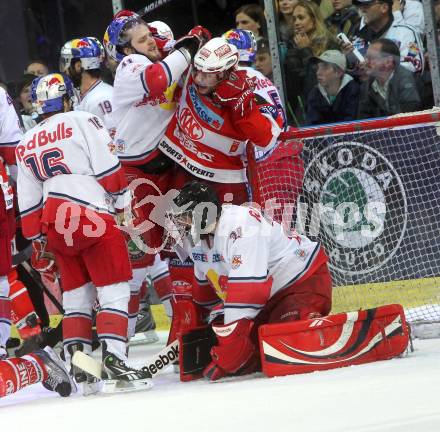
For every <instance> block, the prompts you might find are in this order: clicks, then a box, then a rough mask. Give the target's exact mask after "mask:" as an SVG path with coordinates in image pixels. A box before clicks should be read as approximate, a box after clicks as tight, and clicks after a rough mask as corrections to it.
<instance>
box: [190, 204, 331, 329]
mask: <svg viewBox="0 0 440 432" xmlns="http://www.w3.org/2000/svg"><path fill="white" fill-rule="evenodd" d="M191 253H192V259H193V261H194V269H195V276H196V278H197V280H198V283H199V285H200V286H202V287H203V286H204V285H205V286H206V285H208V284H209V285H211V286H212V287H214V289H215V290H216V292H217V295H218V296H219V297H220V298H221V299H222V300H223V302H224V311H225V321H224V322H225V324H228V323H230V322H232V321H235V320H238V319H241V318H249V319H253V318H255V316H256V315H257V314H258V313H259V312H260V310H261V309H262V308H263V307H264V306H265V305H266V303H267V301H268V300H269V299H270V298H271V297H272V296H274V295H275V293H277V292H278V291H280V290H282V289H284V288H287V287H288V286H290V285H292V284H293V283H296V282H303V281H304V280H306V279H307V278H308V277H309V276H311V275H312V274H313V273H314V272H315V271H316V269H317V268H318V267H320V266H321V265H322V264H323V263H325V262H326V261H327V256H326V255H325V253H324V252H323V249H322V248H321V246H320V244H319V243H316V242H313V241H311V240H309V239H308V238H307V237H305V236H302V235H299V234H296V233H295V234H294V235H292V236H288V235H287V234H286V232H285V231H284V229H283V227H282V226H281V225H280V224H279V223H277V222H275V221H273V220H271V219H269V218H267V217H266V216H264V215H262V213H261V212H260V211H259V210H257V209H256V208H253V207H247V206H236V205H231V204H224V205H223V206H222V213H221V216H220V218H219V220H218V223H217V227H216V230H215V235H214V241H213V242H212V243H211V244H210V245H208V242H207V241H206V240H203V241H201V242H200V243H199V244H198V245H196V246H195V247H194V248H193V249H192V251H191ZM206 289H209V288H208V287H206Z"/></svg>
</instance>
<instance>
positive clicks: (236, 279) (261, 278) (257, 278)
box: [228, 273, 269, 282]
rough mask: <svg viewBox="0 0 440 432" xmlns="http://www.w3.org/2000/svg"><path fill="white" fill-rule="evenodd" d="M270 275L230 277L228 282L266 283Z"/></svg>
mask: <svg viewBox="0 0 440 432" xmlns="http://www.w3.org/2000/svg"><path fill="white" fill-rule="evenodd" d="M268 276H269V273H267V274H266V276H253V277H229V278H228V280H230V281H234V282H248V281H259V282H260V281H265V280H267V278H268Z"/></svg>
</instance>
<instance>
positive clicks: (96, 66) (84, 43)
mask: <svg viewBox="0 0 440 432" xmlns="http://www.w3.org/2000/svg"><path fill="white" fill-rule="evenodd" d="M103 61H104V51H103V47H102V44H101V43H100V42H99V41H98V40H97V39H95V38H92V37H83V38H78V39H72V40H70V41H68V42H66V43H65V44H64V45H63V47H62V48H61V55H60V71H61V72H62V73H66V74H67V75H68V76H69V77H70V78H71V80H72V81H73V84H74V85H75V87H76V88H77V89H78V90H79V101H78V104H77V105H76V106H75V110H79V111H86V112H89V113H92V114H94V115H95V116H97V117H99V118H100V119H101V120H103V122H104V125H105V126H106V128H107V129H108V130H109V131H110V132H111V133H113V134H114V126H113V124H112V123H111V121H110V117H109V115H110V113H111V112H112V102H111V101H112V96H113V87H112V86H111V85H109V84H107V83H105V82H104V81H102V79H101V66H102V62H103Z"/></svg>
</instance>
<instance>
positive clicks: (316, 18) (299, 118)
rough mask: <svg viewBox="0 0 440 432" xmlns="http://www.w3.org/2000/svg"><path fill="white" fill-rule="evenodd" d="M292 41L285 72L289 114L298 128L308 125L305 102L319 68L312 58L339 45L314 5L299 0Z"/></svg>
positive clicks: (295, 13) (294, 12) (314, 82)
mask: <svg viewBox="0 0 440 432" xmlns="http://www.w3.org/2000/svg"><path fill="white" fill-rule="evenodd" d="M293 32H294V36H293V40H291V41H290V42H289V46H288V50H287V55H286V59H285V62H284V70H285V75H286V88H287V99H288V103H289V104H290V109H289V111H290V114H291V115H292V117H293V121H294V123H296V125H298V126H299V125H302V124H304V122H305V101H306V100H307V95H308V93H309V92H310V90H311V89H312V88H313V87H314V86H315V84H316V82H317V81H316V72H315V71H316V68H315V65H314V64H313V62H311V59H312V58H313V57H318V56H320V55H321V54H322V53H323V52H324V51H326V50H329V49H337V48H338V43H337V41H336V39H335V38H334V36H333V35H332V34H331V33H330V32H329V31H328V30H327V27H326V25H325V23H324V20H323V19H322V17H321V14H320V12H319V8H318V7H317V6H316V4H315V3H313V2H309V1H307V0H299V2H298V4H297V5H296V6H295V9H294V11H293Z"/></svg>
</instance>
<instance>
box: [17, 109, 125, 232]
mask: <svg viewBox="0 0 440 432" xmlns="http://www.w3.org/2000/svg"><path fill="white" fill-rule="evenodd" d="M112 144H113V142H112V139H111V138H110V135H109V133H108V131H107V129H106V128H105V127H104V125H103V123H102V121H101V120H100V119H99V118H98V117H96V116H94V115H92V114H90V113H86V112H83V111H72V112H67V113H60V114H56V115H53V116H51V117H49V118H48V119H46V120H44V121H42V122H41V123H39V124H38V125H37V126H35V127H34V128H33V129H31V130H29V131H28V132H26V134H25V135H24V137H23V139H22V140H21V141H20V143H19V144H18V145H17V147H16V157H17V164H18V179H17V196H18V204H19V208H20V215H21V221H22V227H23V234H24V236H25V237H27V238H36V237H38V236H39V235H40V234H41V228H42V224H43V223H53V222H56V220H57V215H58V217H61V218H62V217H63V215H64V216H65V214H66V211H67V208H68V207H69V209H70V210H69V211H70V212H71V215H72V216H80V215H84V214H85V215H86V216H87V215H90V214H92V213H99V214H100V215H101V216H102V217H103V218H106V219H112V220H113V218H114V214H115V209H121V208H123V207H125V206H126V204H127V202H128V203H129V202H130V193H129V191H128V188H127V181H126V179H125V175H124V172H123V169H122V167H121V163H120V162H119V159H118V158H117V157H116V156H115V155H114V154H112V153H111V148H112Z"/></svg>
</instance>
